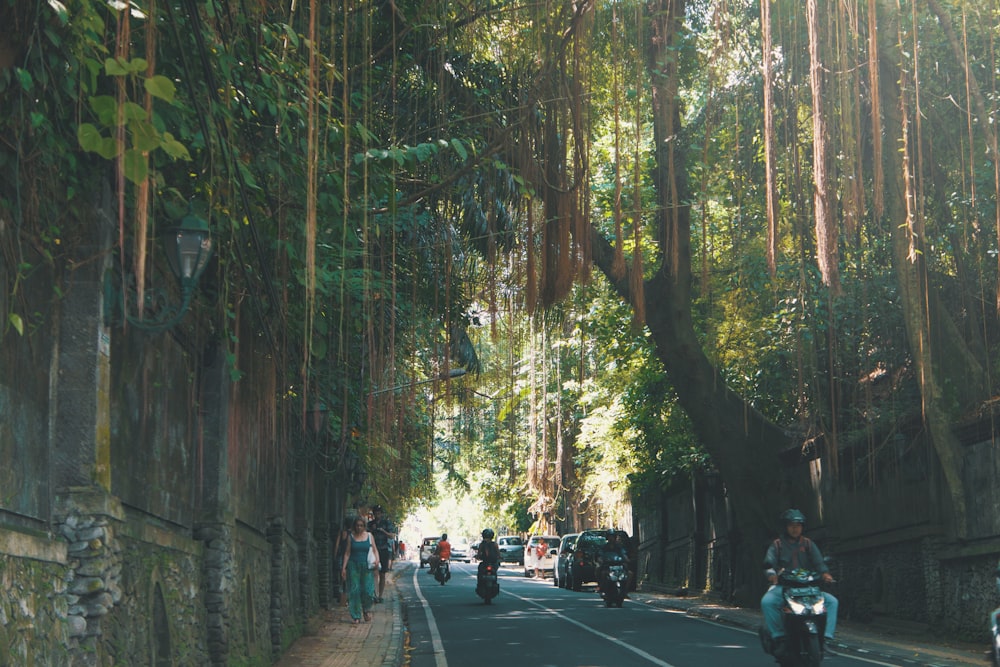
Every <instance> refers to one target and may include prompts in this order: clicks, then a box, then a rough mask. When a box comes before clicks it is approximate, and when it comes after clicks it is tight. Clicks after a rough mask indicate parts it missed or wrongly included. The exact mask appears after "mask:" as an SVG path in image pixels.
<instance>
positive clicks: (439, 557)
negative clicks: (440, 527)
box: [430, 533, 451, 574]
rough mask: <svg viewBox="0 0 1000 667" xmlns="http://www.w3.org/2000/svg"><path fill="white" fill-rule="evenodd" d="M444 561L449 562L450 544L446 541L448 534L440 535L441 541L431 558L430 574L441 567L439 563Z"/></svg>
mask: <svg viewBox="0 0 1000 667" xmlns="http://www.w3.org/2000/svg"><path fill="white" fill-rule="evenodd" d="M445 560H451V542H449V541H448V533H443V534H442V535H441V539H440V540H439V541H438V543H437V546H436V547H435V551H434V554H433V555H432V556H431V569H430V572H431V574H433V573H434V571H435V570H437V568H438V566H440V565H441V561H445Z"/></svg>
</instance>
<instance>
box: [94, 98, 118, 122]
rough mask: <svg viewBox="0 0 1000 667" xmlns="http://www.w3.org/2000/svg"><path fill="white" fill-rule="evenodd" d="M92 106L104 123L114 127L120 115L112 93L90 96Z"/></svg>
mask: <svg viewBox="0 0 1000 667" xmlns="http://www.w3.org/2000/svg"><path fill="white" fill-rule="evenodd" d="M90 108H91V109H93V110H94V113H96V114H97V119H98V120H99V121H101V124H102V125H105V126H107V127H112V126H114V124H115V118H117V116H118V104H117V103H116V102H115V98H113V97H111V96H110V95H94V96H93V97H91V98H90Z"/></svg>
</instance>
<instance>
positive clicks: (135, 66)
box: [127, 58, 149, 74]
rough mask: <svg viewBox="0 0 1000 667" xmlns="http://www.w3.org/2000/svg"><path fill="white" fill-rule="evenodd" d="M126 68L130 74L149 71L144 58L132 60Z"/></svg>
mask: <svg viewBox="0 0 1000 667" xmlns="http://www.w3.org/2000/svg"><path fill="white" fill-rule="evenodd" d="M127 67H128V70H129V71H130V72H134V73H136V74H138V73H139V72H144V71H146V70H147V69H149V63H148V62H147V61H146V59H145V58H132V60H130V61H129V63H128V65H127Z"/></svg>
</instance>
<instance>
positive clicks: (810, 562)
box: [760, 509, 838, 642]
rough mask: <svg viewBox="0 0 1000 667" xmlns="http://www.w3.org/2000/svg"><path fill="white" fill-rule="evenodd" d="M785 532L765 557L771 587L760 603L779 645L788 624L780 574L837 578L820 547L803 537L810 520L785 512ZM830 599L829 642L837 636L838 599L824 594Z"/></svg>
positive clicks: (772, 635)
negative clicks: (807, 573)
mask: <svg viewBox="0 0 1000 667" xmlns="http://www.w3.org/2000/svg"><path fill="white" fill-rule="evenodd" d="M781 519H782V521H783V522H784V525H785V529H784V532H783V534H782V535H781V537H779V538H778V539H776V540H775V541H774V542H772V543H771V546H770V548H768V550H767V555H766V556H765V557H764V566H765V567H766V568H767V569H766V570H765V572H764V574H765V576H766V577H767V580H768V583H770V584H771V585H770V587H768V589H767V592H766V593H764V597H762V598H761V600H760V608H761V611H762V612H763V614H764V622H765V623H766V624H767V630H768V632H770V633H771V637H772V638H774V640H775V642H780V641H781V639H782V638H783V637H784V636H785V624H784V620H783V619H782V617H781V605H782V604H783V603H784V600H783V599H782V596H781V586H778V585H777V583H778V573H779V572H781V571H782V570H798V569H803V570H810V571H812V572H818V573H820V576H821V577H822V579H823V582H824V583H831V582H832V581H833V576H832V575H831V574H830V568H828V567H827V565H826V563H825V562H824V561H823V555H822V554H821V553H820V551H819V547H817V546H816V545H815V543H813V541H812V540H810V539H809V538H808V537H805V536H803V535H802V526H803V524H804V523H805V522H806V517H805V515H804V514H802V512H800V511H799V510H796V509H790V510H787V511H785V513H784V514H782V515H781ZM823 597H824V598H826V632H825V633H824V634H825V636H826V640H827V641H830V640H832V639H833V633H834V631H835V630H836V629H837V604H838V601H837V598H835V597H834V596H833V595H831V594H830V593H827V592H825V591H824V592H823Z"/></svg>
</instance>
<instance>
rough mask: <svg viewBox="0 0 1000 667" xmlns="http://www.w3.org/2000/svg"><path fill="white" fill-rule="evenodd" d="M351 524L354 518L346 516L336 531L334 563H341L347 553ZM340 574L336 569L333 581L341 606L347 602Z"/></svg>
mask: <svg viewBox="0 0 1000 667" xmlns="http://www.w3.org/2000/svg"><path fill="white" fill-rule="evenodd" d="M353 524H354V519H352V518H350V517H347V518H346V519H344V521H343V522H342V523H341V525H340V530H339V531H338V532H337V541H336V542H335V544H334V546H333V562H334V563H342V562H343V561H344V554H345V553H347V550H348V546H349V545H350V539H351V527H352V526H353ZM340 574H341V573H340V571H339V570H338V571H337V575H338V576H337V580H336V581H335V582H334V593H335V597H336V599H337V602H338V603H339V604H340V606H342V607H343V606H344V605H346V604H347V579H345V578H344V577H343V576H339V575H340Z"/></svg>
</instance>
